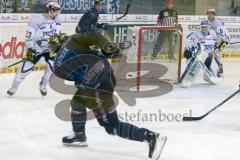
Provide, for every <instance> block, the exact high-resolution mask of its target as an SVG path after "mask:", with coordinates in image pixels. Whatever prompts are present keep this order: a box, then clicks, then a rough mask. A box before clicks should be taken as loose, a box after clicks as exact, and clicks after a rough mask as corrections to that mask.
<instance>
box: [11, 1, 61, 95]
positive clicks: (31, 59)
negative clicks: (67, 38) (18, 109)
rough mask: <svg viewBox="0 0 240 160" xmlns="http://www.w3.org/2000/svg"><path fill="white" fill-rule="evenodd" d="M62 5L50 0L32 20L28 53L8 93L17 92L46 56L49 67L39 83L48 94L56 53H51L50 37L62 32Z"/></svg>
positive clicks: (28, 39) (41, 90)
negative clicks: (35, 66) (60, 19)
mask: <svg viewBox="0 0 240 160" xmlns="http://www.w3.org/2000/svg"><path fill="white" fill-rule="evenodd" d="M60 11H61V7H60V5H59V4H58V3H57V2H49V3H48V4H46V6H45V13H44V14H42V15H38V16H36V17H34V18H33V19H31V20H30V22H29V23H28V26H27V31H26V34H25V43H26V54H25V55H24V57H23V63H22V64H21V65H20V67H19V68H18V71H17V73H16V75H15V77H14V80H13V83H12V87H11V88H10V89H9V90H8V91H7V94H8V95H10V96H12V95H13V94H15V93H16V90H17V88H18V86H19V84H20V83H21V82H22V81H23V80H24V79H25V77H26V76H27V75H28V74H29V73H30V72H31V71H32V69H33V67H34V65H35V64H36V63H37V62H38V61H39V60H40V59H41V58H42V57H44V59H45V61H46V63H47V69H46V70H45V73H44V75H43V77H42V80H41V82H40V84H39V87H40V92H41V94H42V95H43V96H45V95H46V94H47V88H46V86H47V84H48V80H49V77H50V75H51V74H52V64H53V58H54V55H52V54H50V48H49V46H48V39H49V37H51V36H53V35H54V34H56V33H60V32H61V30H62V26H61V23H60V21H59V20H58V18H57V17H58V15H59V14H60Z"/></svg>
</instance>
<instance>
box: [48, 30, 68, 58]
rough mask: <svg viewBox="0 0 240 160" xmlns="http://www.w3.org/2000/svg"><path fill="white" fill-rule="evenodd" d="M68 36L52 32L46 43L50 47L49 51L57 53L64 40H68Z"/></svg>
mask: <svg viewBox="0 0 240 160" xmlns="http://www.w3.org/2000/svg"><path fill="white" fill-rule="evenodd" d="M68 38H69V36H68V35H67V34H66V33H60V34H54V35H53V36H52V37H50V38H49V39H48V45H49V47H50V49H51V52H55V53H57V52H58V51H59V49H60V48H61V47H62V45H63V44H64V42H66V41H67V40H68Z"/></svg>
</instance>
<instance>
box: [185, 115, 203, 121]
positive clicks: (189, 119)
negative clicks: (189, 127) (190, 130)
mask: <svg viewBox="0 0 240 160" xmlns="http://www.w3.org/2000/svg"><path fill="white" fill-rule="evenodd" d="M204 117H205V115H203V116H200V117H183V121H199V120H201V119H203V118H204Z"/></svg>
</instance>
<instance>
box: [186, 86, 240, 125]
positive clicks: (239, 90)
mask: <svg viewBox="0 0 240 160" xmlns="http://www.w3.org/2000/svg"><path fill="white" fill-rule="evenodd" d="M238 93H240V85H239V89H238V90H237V91H236V92H234V93H233V94H231V95H230V96H229V97H227V98H226V99H224V100H223V101H222V102H221V103H219V104H218V105H217V106H215V107H214V108H212V109H211V110H210V111H208V112H207V113H205V114H204V115H202V116H199V117H183V121H199V120H201V119H203V118H204V117H206V116H207V115H209V114H210V113H212V112H213V111H214V110H216V109H217V108H219V107H220V106H222V105H223V104H224V103H226V102H227V101H228V100H230V99H231V98H232V97H234V96H235V95H237V94H238Z"/></svg>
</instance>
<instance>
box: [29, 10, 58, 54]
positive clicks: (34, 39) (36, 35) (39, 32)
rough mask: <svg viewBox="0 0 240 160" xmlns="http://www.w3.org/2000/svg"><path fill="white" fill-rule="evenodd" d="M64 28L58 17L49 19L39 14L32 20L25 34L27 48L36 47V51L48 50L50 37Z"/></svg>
mask: <svg viewBox="0 0 240 160" xmlns="http://www.w3.org/2000/svg"><path fill="white" fill-rule="evenodd" d="M61 30H62V25H61V23H60V21H59V20H58V19H56V18H55V19H47V18H45V17H44V16H43V15H38V16H36V17H34V18H32V19H31V20H30V22H29V23H28V26H27V31H26V35H25V42H26V48H27V49H28V48H32V49H35V50H36V52H38V53H42V52H48V51H49V50H50V48H49V46H48V38H49V37H51V36H53V35H54V34H55V33H59V32H61Z"/></svg>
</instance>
